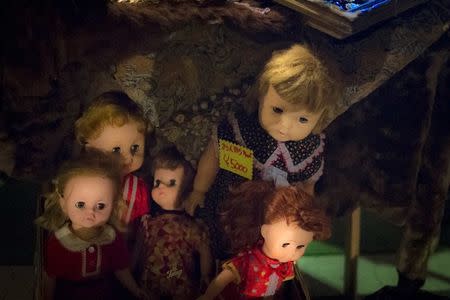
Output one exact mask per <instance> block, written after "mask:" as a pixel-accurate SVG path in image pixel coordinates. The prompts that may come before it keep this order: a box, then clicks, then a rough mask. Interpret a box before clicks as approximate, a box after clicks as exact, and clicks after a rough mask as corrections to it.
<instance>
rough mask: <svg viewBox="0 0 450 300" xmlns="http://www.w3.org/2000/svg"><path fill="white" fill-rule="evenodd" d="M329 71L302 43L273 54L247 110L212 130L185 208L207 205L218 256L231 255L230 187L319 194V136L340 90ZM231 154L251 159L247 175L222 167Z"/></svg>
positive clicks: (204, 214) (205, 212)
mask: <svg viewBox="0 0 450 300" xmlns="http://www.w3.org/2000/svg"><path fill="white" fill-rule="evenodd" d="M331 70H332V69H331V68H330V67H329V65H328V64H325V62H324V61H322V60H321V59H319V57H318V55H316V53H315V52H314V51H312V50H311V49H309V48H308V47H307V46H304V45H297V44H296V45H294V46H292V47H291V48H289V49H287V50H283V51H279V52H276V53H274V55H273V56H272V58H271V59H270V60H269V61H268V63H267V64H266V65H265V67H264V69H263V71H262V73H261V74H260V76H259V78H258V80H257V82H256V84H255V85H254V86H253V90H251V91H250V93H249V95H248V98H247V99H246V101H247V102H246V103H245V104H246V105H247V108H246V110H245V111H237V112H232V113H230V114H229V115H228V117H227V118H226V119H224V120H222V121H221V122H220V123H219V124H218V126H217V127H216V128H215V129H214V130H213V133H212V137H211V140H210V142H209V144H208V146H207V147H206V149H205V151H204V152H203V154H202V156H201V158H200V160H199V164H198V168H197V175H196V177H195V180H194V188H193V191H192V193H191V195H190V196H189V199H188V202H187V204H186V210H187V211H188V213H189V214H191V215H192V214H194V212H195V210H196V208H197V207H198V206H200V207H203V206H204V209H199V210H198V212H196V214H198V215H199V216H200V217H202V218H204V219H205V221H206V223H207V225H208V227H209V230H210V237H211V243H212V248H213V252H214V255H215V256H216V258H219V259H223V258H226V257H227V254H226V253H225V252H224V251H223V249H224V247H223V246H222V245H221V242H222V241H221V239H222V238H221V237H222V235H223V232H222V231H223V230H222V229H221V228H220V225H219V223H218V222H217V216H218V215H219V214H220V210H221V206H222V205H223V202H224V199H226V197H227V194H228V192H229V189H230V187H232V186H234V185H238V184H240V183H242V182H243V181H245V180H247V179H253V180H254V179H263V180H273V181H275V182H276V184H277V185H296V186H301V187H302V188H303V189H304V190H305V191H307V192H308V193H309V194H311V195H312V194H313V193H314V185H315V182H316V181H317V180H318V179H319V177H320V176H321V174H322V170H323V167H324V159H323V151H324V140H325V136H324V134H321V133H320V131H321V129H322V126H323V123H324V120H326V117H327V113H328V112H329V111H330V110H331V109H332V108H333V105H334V103H336V100H337V98H338V97H339V94H340V90H341V89H340V88H339V86H338V84H337V81H336V80H334V79H333V78H332V73H331ZM236 146H239V148H236ZM227 148H232V149H238V151H241V152H243V153H247V154H248V155H247V157H243V158H242V159H243V160H244V161H247V165H246V166H245V165H240V166H239V165H238V166H239V167H240V168H241V170H242V169H243V170H245V171H246V172H247V174H244V175H243V174H242V173H239V172H236V171H234V170H233V169H230V168H226V167H224V165H227V164H228V161H229V160H227V154H226V151H225V150H226V149H227ZM224 161H225V163H226V164H224ZM236 161H237V162H241V161H239V160H238V159H237V160H235V162H236Z"/></svg>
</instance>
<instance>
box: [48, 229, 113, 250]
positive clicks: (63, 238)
mask: <svg viewBox="0 0 450 300" xmlns="http://www.w3.org/2000/svg"><path fill="white" fill-rule="evenodd" d="M55 237H56V238H57V239H58V240H59V242H60V243H61V244H62V245H63V246H64V248H67V249H68V250H71V251H82V250H84V249H86V248H87V247H89V246H91V245H93V244H95V245H107V244H111V243H112V242H113V241H114V240H115V239H116V231H115V230H114V228H113V227H112V226H111V225H108V224H105V225H104V229H103V231H102V233H101V234H100V235H99V236H98V237H95V238H94V239H92V240H91V241H85V240H82V239H80V238H79V237H77V236H76V235H75V234H74V233H73V232H72V231H71V230H70V228H69V224H66V225H64V226H63V227H62V228H60V229H58V230H57V231H55Z"/></svg>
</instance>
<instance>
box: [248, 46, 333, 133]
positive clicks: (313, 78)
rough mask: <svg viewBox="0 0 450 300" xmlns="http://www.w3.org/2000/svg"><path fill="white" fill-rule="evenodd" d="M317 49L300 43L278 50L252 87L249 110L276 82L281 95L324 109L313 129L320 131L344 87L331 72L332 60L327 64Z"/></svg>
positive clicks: (250, 110) (315, 109)
mask: <svg viewBox="0 0 450 300" xmlns="http://www.w3.org/2000/svg"><path fill="white" fill-rule="evenodd" d="M316 52H317V51H313V50H312V49H310V48H309V47H307V46H306V45H300V44H294V45H293V46H291V47H290V48H289V49H286V50H280V51H276V52H274V54H273V55H272V58H271V59H270V60H269V61H268V62H267V63H266V65H265V67H264V69H263V71H262V72H261V73H260V75H259V77H258V79H257V82H256V84H255V85H254V86H253V87H252V88H251V90H250V91H249V94H248V97H247V101H246V110H247V112H248V113H253V112H255V111H257V109H258V105H259V101H260V100H261V99H262V97H264V95H265V94H266V93H267V91H268V89H269V86H270V85H272V86H273V87H274V89H275V91H276V92H277V93H278V94H279V95H280V97H281V98H282V99H283V100H285V101H287V102H289V103H292V104H299V105H302V106H303V107H304V108H305V109H306V110H308V111H310V112H312V113H316V112H320V111H322V110H323V113H322V118H321V119H320V120H319V122H318V124H317V125H316V128H314V129H313V133H318V132H320V129H322V128H320V127H321V126H322V125H321V123H322V122H323V121H324V119H325V118H326V115H327V113H328V112H329V110H330V109H331V108H332V107H333V106H334V105H335V103H336V101H337V100H338V98H339V97H340V95H341V93H342V89H341V88H340V85H339V83H338V82H339V81H338V80H336V78H333V75H332V74H331V70H332V68H331V64H330V62H327V64H325V61H324V60H322V59H320V58H319V56H318V53H316ZM335 70H336V68H333V71H335Z"/></svg>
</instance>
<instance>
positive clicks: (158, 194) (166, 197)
mask: <svg viewBox="0 0 450 300" xmlns="http://www.w3.org/2000/svg"><path fill="white" fill-rule="evenodd" d="M183 174H184V170H183V167H181V166H180V167H178V168H176V169H175V170H170V169H157V170H156V171H155V174H154V178H155V179H154V180H153V189H152V198H153V200H155V202H156V203H158V205H159V206H161V207H162V208H164V209H167V210H174V209H178V208H179V206H180V205H179V201H178V199H179V194H180V188H181V183H182V180H183Z"/></svg>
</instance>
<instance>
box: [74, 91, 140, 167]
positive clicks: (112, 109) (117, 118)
mask: <svg viewBox="0 0 450 300" xmlns="http://www.w3.org/2000/svg"><path fill="white" fill-rule="evenodd" d="M147 129H148V124H147V121H146V120H145V118H144V113H143V110H142V108H141V107H140V106H139V104H137V103H136V102H134V101H133V100H132V99H130V97H128V95H127V94H125V93H124V92H120V91H110V92H106V93H103V94H101V95H100V96H98V97H97V98H95V99H94V100H93V101H92V103H91V104H90V106H89V107H88V108H87V109H86V111H85V112H84V113H83V115H82V116H81V117H80V118H79V119H78V120H77V121H76V123H75V135H76V138H77V140H78V142H79V143H80V144H81V145H83V146H85V147H87V148H95V149H99V150H102V151H106V152H112V153H114V154H116V155H120V157H121V158H122V159H123V162H124V169H123V173H124V174H128V173H130V172H133V171H136V170H137V169H139V168H140V167H141V166H142V163H143V161H144V150H145V149H144V148H145V135H146V133H147Z"/></svg>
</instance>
